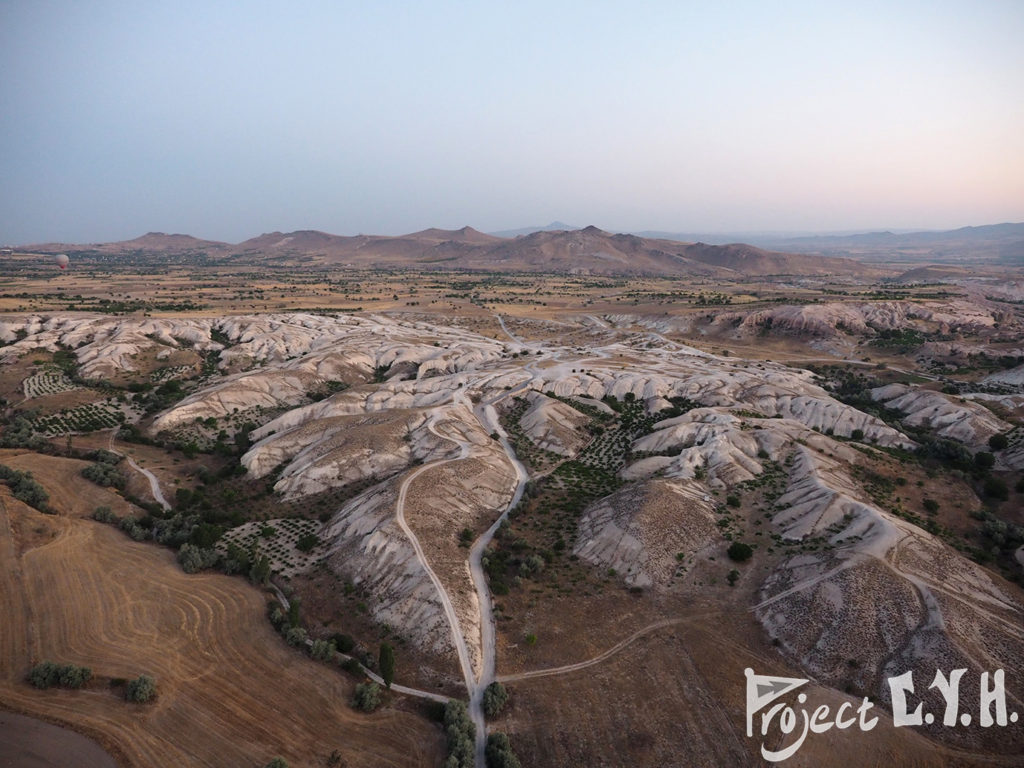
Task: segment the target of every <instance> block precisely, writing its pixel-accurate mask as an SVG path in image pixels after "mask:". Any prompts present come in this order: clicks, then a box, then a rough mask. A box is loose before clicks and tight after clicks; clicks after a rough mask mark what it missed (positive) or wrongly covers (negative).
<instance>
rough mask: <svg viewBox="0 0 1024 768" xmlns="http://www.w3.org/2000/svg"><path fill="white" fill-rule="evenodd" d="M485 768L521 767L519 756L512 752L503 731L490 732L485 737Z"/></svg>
mask: <svg viewBox="0 0 1024 768" xmlns="http://www.w3.org/2000/svg"><path fill="white" fill-rule="evenodd" d="M484 756H485V757H486V759H487V768H522V764H521V763H520V762H519V758H517V757H516V756H515V754H514V753H513V752H512V745H511V744H510V743H509V741H508V736H506V735H505V734H504V733H492V734H491V735H490V736H488V737H487V751H486V752H485V753H484Z"/></svg>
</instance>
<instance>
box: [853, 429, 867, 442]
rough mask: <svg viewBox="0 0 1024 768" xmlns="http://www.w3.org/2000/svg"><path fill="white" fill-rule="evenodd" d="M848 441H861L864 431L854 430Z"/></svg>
mask: <svg viewBox="0 0 1024 768" xmlns="http://www.w3.org/2000/svg"><path fill="white" fill-rule="evenodd" d="M850 439H851V440H863V439H864V430H863V429H855V430H853V432H851V433H850Z"/></svg>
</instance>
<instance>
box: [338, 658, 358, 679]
mask: <svg viewBox="0 0 1024 768" xmlns="http://www.w3.org/2000/svg"><path fill="white" fill-rule="evenodd" d="M341 668H342V669H344V670H345V671H346V672H348V673H349V674H350V675H355V676H356V677H361V676H362V674H363V665H362V664H360V663H359V662H358V661H356V660H355V659H353V658H352V657H349V658H347V659H345V660H344V661H342V662H341Z"/></svg>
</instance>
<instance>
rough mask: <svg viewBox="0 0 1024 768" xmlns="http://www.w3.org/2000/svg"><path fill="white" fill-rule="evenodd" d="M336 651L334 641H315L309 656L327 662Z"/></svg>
mask: <svg viewBox="0 0 1024 768" xmlns="http://www.w3.org/2000/svg"><path fill="white" fill-rule="evenodd" d="M334 650H335V648H334V641H333V640H314V641H313V645H312V646H310V649H309V655H310V656H312V657H313V658H314V659H316V660H317V661H327V660H328V659H330V658H331V657H332V656H333V655H334Z"/></svg>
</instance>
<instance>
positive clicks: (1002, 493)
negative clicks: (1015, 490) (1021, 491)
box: [983, 454, 1010, 500]
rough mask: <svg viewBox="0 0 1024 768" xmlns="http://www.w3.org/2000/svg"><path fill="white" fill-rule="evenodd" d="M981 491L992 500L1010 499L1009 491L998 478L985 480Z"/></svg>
mask: <svg viewBox="0 0 1024 768" xmlns="http://www.w3.org/2000/svg"><path fill="white" fill-rule="evenodd" d="M989 455H991V454H989ZM983 490H984V492H985V495H986V496H988V497H989V498H992V499H999V500H1006V499H1008V498H1009V497H1010V489H1009V488H1008V487H1007V486H1006V483H1005V482H1003V481H1002V480H1000V479H999V478H998V477H990V478H988V479H986V480H985V485H984V487H983Z"/></svg>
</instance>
